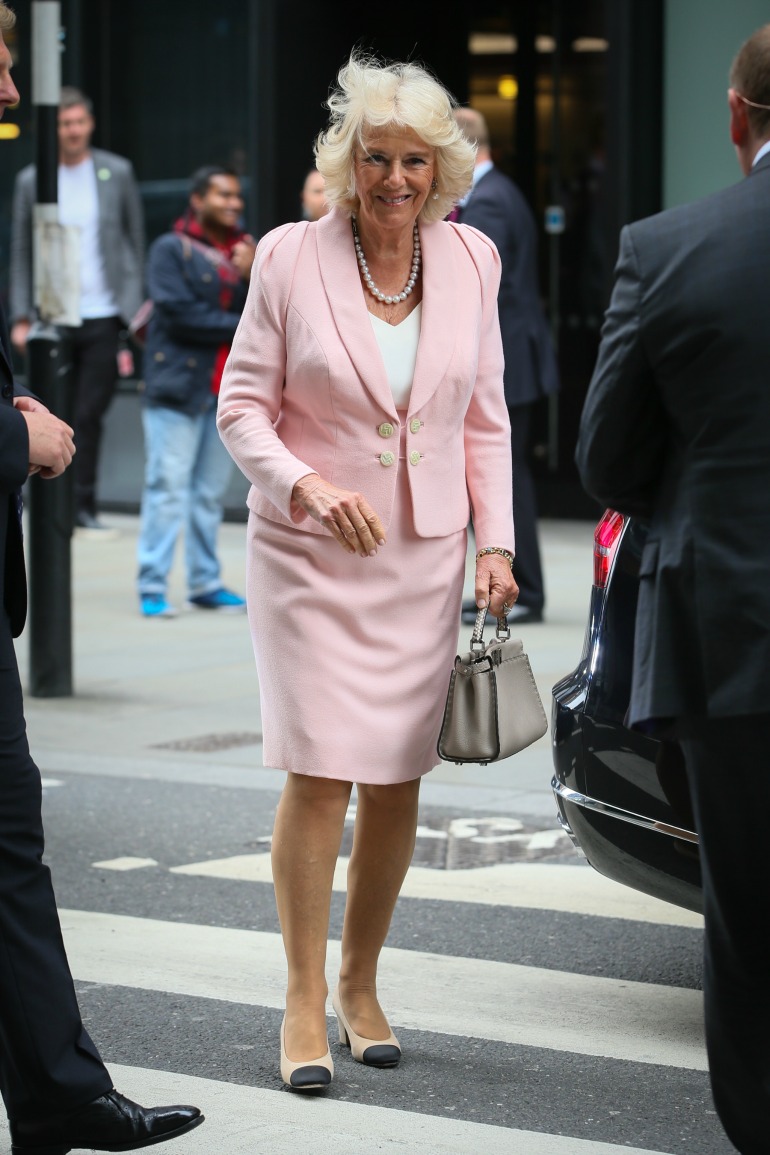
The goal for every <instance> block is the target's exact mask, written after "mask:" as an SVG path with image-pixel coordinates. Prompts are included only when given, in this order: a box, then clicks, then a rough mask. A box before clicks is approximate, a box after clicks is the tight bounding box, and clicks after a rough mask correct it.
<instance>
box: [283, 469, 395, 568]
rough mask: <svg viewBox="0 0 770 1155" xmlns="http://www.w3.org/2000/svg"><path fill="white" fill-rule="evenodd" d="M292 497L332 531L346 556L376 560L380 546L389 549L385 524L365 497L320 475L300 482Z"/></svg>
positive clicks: (307, 477)
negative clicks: (386, 546)
mask: <svg viewBox="0 0 770 1155" xmlns="http://www.w3.org/2000/svg"><path fill="white" fill-rule="evenodd" d="M291 496H292V500H293V501H296V503H297V505H299V506H300V507H301V508H302V509H304V511H305V513H307V514H309V515H310V517H312V518H313V519H314V520H315V521H317V522H320V524H321V525H323V526H325V527H326V529H328V530H329V532H330V533H331V534H332V536H333V537H334V539H335V540H336V541H337V542H338V543H339V544H340V545H341V546H342V548H343V549H344V550H345V552H346V553H358V554H360V555H361V557H374V556H375V554H376V553H377V546H378V545H385V530H384V529H383V527H382V522H381V521H380V519H379V517H378V516H377V514H376V513H375V512H374V510H373V509H372V507H371V506H370V505H369V502H368V501H367V500H366V498H365V497H363V495H362V494H360V493H354V492H353V491H352V490H350V489H340V487H339V486H338V485H332V484H331V482H329V481H324V480H323V478H322V477H319V475H318V474H317V473H309V474H307V476H306V477H301V478H300V479H299V481H298V482H297V484H296V485H295V486H294V489H293V490H292V491H291Z"/></svg>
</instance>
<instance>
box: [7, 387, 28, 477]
mask: <svg viewBox="0 0 770 1155" xmlns="http://www.w3.org/2000/svg"><path fill="white" fill-rule="evenodd" d="M28 472H29V434H28V433H27V423H26V421H25V420H24V418H23V417H22V415H21V413H19V412H18V411H17V410H16V409H14V408H13V406H12V405H0V493H4V494H8V493H13V491H14V490H16V489H19V488H20V486H22V485H23V484H24V482H25V481H26V480H27V474H28Z"/></svg>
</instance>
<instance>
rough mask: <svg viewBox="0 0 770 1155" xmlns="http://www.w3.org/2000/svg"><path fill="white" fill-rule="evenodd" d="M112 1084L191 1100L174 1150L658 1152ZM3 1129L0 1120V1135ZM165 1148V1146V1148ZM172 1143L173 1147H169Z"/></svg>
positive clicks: (350, 1154) (424, 1119)
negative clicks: (196, 1123) (190, 1116)
mask: <svg viewBox="0 0 770 1155" xmlns="http://www.w3.org/2000/svg"><path fill="white" fill-rule="evenodd" d="M110 1073H111V1075H112V1076H113V1078H114V1080H115V1084H116V1086H117V1087H118V1088H119V1089H120V1090H121V1091H122V1093H123V1094H125V1095H128V1096H129V1098H131V1099H135V1100H136V1101H138V1102H142V1103H145V1104H148V1105H149V1104H156V1103H161V1102H164V1103H195V1104H196V1105H197V1106H199V1107H200V1108H201V1110H202V1111H203V1113H204V1114H205V1116H206V1122H205V1123H204V1124H203V1126H202V1127H198V1128H197V1129H196V1130H195V1131H191V1132H190V1134H189V1135H185V1136H184V1138H183V1139H181V1140H179V1141H178V1144H175V1145H174V1147H173V1150H174V1151H178V1152H179V1155H210V1153H211V1152H212V1151H216V1152H218V1153H219V1155H254V1153H255V1152H256V1151H269V1152H270V1155H362V1152H371V1151H374V1150H377V1151H385V1150H387V1151H398V1152H414V1153H415V1155H436V1152H438V1151H440V1152H441V1153H442V1155H478V1152H479V1151H483V1152H484V1153H485V1155H513V1153H514V1152H521V1153H522V1155H620V1153H621V1152H622V1155H663V1153H662V1152H659V1151H657V1152H656V1151H648V1150H644V1151H643V1150H641V1149H640V1148H637V1147H627V1146H622V1147H621V1146H616V1145H615V1144H614V1143H597V1142H595V1141H594V1140H586V1139H573V1138H570V1137H568V1136H563V1135H547V1134H542V1133H541V1132H539V1131H519V1130H514V1129H510V1128H507V1127H494V1126H490V1125H489V1124H487V1123H470V1122H467V1121H465V1120H463V1119H451V1118H446V1117H443V1116H439V1115H423V1114H420V1113H418V1112H415V1111H398V1110H392V1109H389V1108H386V1107H377V1106H364V1105H362V1104H360V1103H347V1102H345V1101H344V1100H341V1099H332V1098H325V1097H321V1096H318V1097H314V1098H312V1099H307V1098H302V1097H300V1096H298V1095H292V1094H282V1093H281V1092H280V1091H266V1090H263V1089H261V1088H254V1087H243V1086H239V1085H237V1084H234V1083H222V1082H218V1081H216V1080H213V1079H201V1078H198V1077H196V1076H193V1075H180V1074H176V1073H174V1072H169V1071H153V1070H147V1069H146V1068H143V1067H128V1066H117V1065H114V1066H113V1065H112V1064H110ZM6 1136H7V1130H6V1124H5V1121H4V1120H0V1137H2V1139H3V1141H6V1142H7V1140H6ZM164 1150H165V1148H164ZM169 1150H171V1148H170V1149H169Z"/></svg>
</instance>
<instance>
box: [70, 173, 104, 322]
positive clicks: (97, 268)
mask: <svg viewBox="0 0 770 1155" xmlns="http://www.w3.org/2000/svg"><path fill="white" fill-rule="evenodd" d="M59 220H60V222H61V223H62V224H63V225H74V227H75V228H77V229H79V230H80V316H81V317H82V318H83V320H93V319H94V318H96V317H116V316H117V315H118V303H117V301H116V300H115V297H114V295H113V293H112V292H111V291H110V288H109V286H108V284H107V278H106V277H105V275H104V259H103V257H102V250H101V247H100V245H99V195H98V192H97V188H96V169H95V167H94V161H93V157H90V156H89V157H86V159H85V160H82V161H81V162H80V164H72V165H68V164H60V165H59Z"/></svg>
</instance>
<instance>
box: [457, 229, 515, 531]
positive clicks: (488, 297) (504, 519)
mask: <svg viewBox="0 0 770 1155" xmlns="http://www.w3.org/2000/svg"><path fill="white" fill-rule="evenodd" d="M481 255H482V259H481V260H480V261H479V264H478V268H479V276H480V278H481V294H482V319H481V333H480V339H479V362H478V367H477V372H476V381H475V384H474V388H473V393H472V395H471V401H470V405H469V406H468V411H467V413H466V415H465V428H464V438H465V475H466V482H467V485H468V494H469V497H470V503H471V511H472V516H473V528H474V532H475V535H476V545H477V548H479V549H481V548H482V547H483V546H487V545H497V546H502V547H503V548H504V549H508V550H510V551H511V553H513V552H514V534H513V499H512V490H511V430H510V422H509V419H508V408H507V406H506V404H505V394H504V392H503V345H502V339H501V337H500V322H499V319H498V313H497V291H498V287H499V284H500V258H499V256H498V254H497V251H496V250H494V249H492V247H491V246H488V245H487V246H485V250H481Z"/></svg>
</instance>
